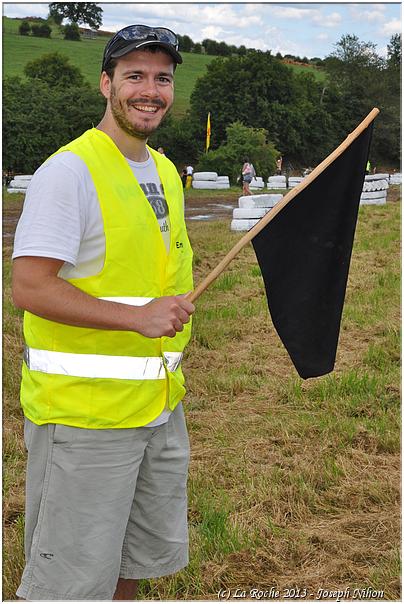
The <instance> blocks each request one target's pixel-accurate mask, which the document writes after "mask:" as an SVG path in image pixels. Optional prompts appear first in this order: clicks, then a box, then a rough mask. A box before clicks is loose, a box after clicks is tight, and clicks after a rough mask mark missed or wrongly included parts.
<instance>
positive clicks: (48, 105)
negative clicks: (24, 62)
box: [3, 77, 105, 173]
mask: <svg viewBox="0 0 404 604" xmlns="http://www.w3.org/2000/svg"><path fill="white" fill-rule="evenodd" d="M104 106H105V103H104V99H103V98H102V97H101V95H100V94H99V92H97V91H95V90H92V89H91V87H90V86H67V87H62V86H60V87H59V86H56V87H51V86H49V85H48V84H47V83H45V82H44V81H42V80H39V79H32V80H29V81H22V80H21V79H20V78H16V77H13V78H6V79H5V81H4V84H3V162H4V165H6V166H10V167H11V168H13V170H14V171H15V172H22V173H33V172H34V171H35V170H36V169H37V168H38V166H39V165H40V164H41V163H42V162H43V161H44V160H45V159H46V158H47V157H49V155H50V154H51V153H53V152H54V151H56V150H57V149H58V148H59V147H60V146H62V145H63V144H66V143H67V142H69V141H70V140H72V139H74V138H76V137H77V136H80V134H82V133H83V131H84V130H85V129H87V128H91V127H92V125H93V124H95V123H97V122H98V121H99V119H100V118H101V116H102V113H103V110H104Z"/></svg>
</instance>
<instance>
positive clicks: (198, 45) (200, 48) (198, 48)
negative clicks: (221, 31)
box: [192, 42, 202, 55]
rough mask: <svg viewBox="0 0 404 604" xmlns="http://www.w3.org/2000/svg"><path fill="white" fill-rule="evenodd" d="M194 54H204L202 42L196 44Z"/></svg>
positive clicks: (193, 49)
mask: <svg viewBox="0 0 404 604" xmlns="http://www.w3.org/2000/svg"><path fill="white" fill-rule="evenodd" d="M192 52H194V53H195V54H198V55H200V54H201V53H202V44H201V43H200V42H196V43H195V44H194V46H193V48H192Z"/></svg>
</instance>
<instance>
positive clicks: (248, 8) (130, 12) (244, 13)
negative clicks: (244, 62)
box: [2, 1, 401, 58]
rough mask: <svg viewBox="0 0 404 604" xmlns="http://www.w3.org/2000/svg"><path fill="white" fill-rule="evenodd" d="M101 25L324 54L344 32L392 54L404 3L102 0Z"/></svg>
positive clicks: (33, 10)
mask: <svg viewBox="0 0 404 604" xmlns="http://www.w3.org/2000/svg"><path fill="white" fill-rule="evenodd" d="M99 5H100V6H101V7H102V9H103V25H102V26H101V29H103V30H107V31H112V32H115V31H118V29H121V28H122V27H124V26H125V25H129V24H132V23H143V24H146V25H155V26H156V25H160V26H165V27H168V28H170V29H172V30H173V31H175V32H176V33H179V34H181V35H185V34H187V35H188V36H190V37H191V38H192V40H193V41H194V42H201V41H202V40H203V39H204V38H211V39H214V40H217V41H218V42H221V41H224V42H226V43H227V44H235V45H236V46H240V45H242V44H244V46H246V47H247V48H257V49H260V50H271V51H272V54H276V53H277V52H280V53H281V54H282V55H284V54H292V55H298V56H300V57H304V56H306V57H308V58H313V57H320V58H324V57H325V56H327V55H329V54H330V53H332V52H333V51H334V50H335V44H336V42H338V41H339V40H340V39H341V36H342V35H344V34H355V35H356V36H358V38H359V39H360V40H361V41H363V42H373V43H374V44H376V50H377V52H378V53H379V54H380V55H382V56H386V51H387V44H388V42H389V40H390V38H391V36H392V35H393V34H395V33H399V32H401V3H399V2H395V3H377V4H376V3H374V4H371V3H367V2H360V3H359V2H358V3H325V2H324V3H297V2H295V3H278V2H266V3H255V2H241V3H210V2H209V3H208V2H198V3H188V2H186V3H185V2H184V3H183V2H179V3H174V2H167V3H161V2H150V1H149V2H148V3H147V4H146V3H140V2H120V3H119V2H115V3H108V4H107V3H99ZM2 7H3V15H6V16H7V17H26V16H39V17H46V16H47V14H48V4H42V3H30V4H27V3H14V2H2Z"/></svg>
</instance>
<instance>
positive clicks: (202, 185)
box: [192, 180, 230, 189]
mask: <svg viewBox="0 0 404 604" xmlns="http://www.w3.org/2000/svg"><path fill="white" fill-rule="evenodd" d="M192 187H193V188H194V189H229V188H230V185H228V184H226V183H225V182H217V181H216V180H193V181H192Z"/></svg>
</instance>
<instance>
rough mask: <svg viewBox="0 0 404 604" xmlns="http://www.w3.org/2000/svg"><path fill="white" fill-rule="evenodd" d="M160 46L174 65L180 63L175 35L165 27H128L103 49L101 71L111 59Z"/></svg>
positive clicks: (119, 32) (120, 31)
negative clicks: (146, 47) (148, 47)
mask: <svg viewBox="0 0 404 604" xmlns="http://www.w3.org/2000/svg"><path fill="white" fill-rule="evenodd" d="M151 45H153V46H161V48H163V49H164V50H166V51H167V52H168V53H169V54H170V55H171V56H172V58H173V59H174V61H175V63H176V64H178V63H182V57H181V55H180V53H179V52H178V46H179V44H178V38H177V35H176V34H175V33H174V32H173V31H171V29H167V28H166V27H149V26H148V25H128V26H127V27H124V28H123V29H121V30H119V31H118V32H116V34H115V35H114V36H113V37H112V38H111V39H110V41H109V42H108V44H107V45H106V47H105V49H104V56H103V58H102V71H104V69H105V68H106V66H107V65H108V63H109V61H110V60H111V59H117V58H119V57H123V56H124V55H126V54H128V53H129V52H132V50H138V49H142V48H144V47H145V46H151Z"/></svg>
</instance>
